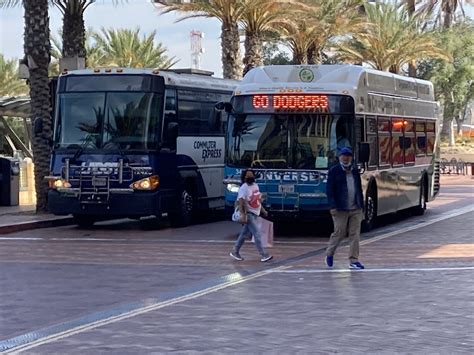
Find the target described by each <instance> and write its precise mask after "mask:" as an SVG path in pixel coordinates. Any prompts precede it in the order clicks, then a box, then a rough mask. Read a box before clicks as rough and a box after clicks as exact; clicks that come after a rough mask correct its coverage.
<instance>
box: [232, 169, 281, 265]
mask: <svg viewBox="0 0 474 355" xmlns="http://www.w3.org/2000/svg"><path fill="white" fill-rule="evenodd" d="M241 180H242V185H241V186H240V188H239V193H238V195H237V203H238V205H239V210H240V215H241V219H240V223H242V230H241V231H240V234H239V237H238V238H237V240H236V242H235V245H234V248H233V249H232V251H231V252H230V256H231V257H232V258H234V259H235V260H239V261H242V260H244V258H242V256H240V253H239V252H240V248H241V247H242V245H243V244H244V242H245V237H246V236H247V235H248V234H253V236H254V239H255V246H256V247H257V250H258V252H259V253H260V255H261V258H260V261H261V262H266V261H269V260H271V259H272V258H273V256H271V255H270V254H268V253H267V252H266V250H265V249H264V248H263V246H262V235H261V233H260V230H259V228H258V225H257V217H258V216H260V213H261V214H263V215H264V216H267V215H268V213H267V211H266V210H265V209H264V208H263V206H262V204H261V194H260V190H259V188H258V184H257V183H256V182H255V175H254V173H253V171H252V170H250V169H247V170H244V171H243V172H242V175H241Z"/></svg>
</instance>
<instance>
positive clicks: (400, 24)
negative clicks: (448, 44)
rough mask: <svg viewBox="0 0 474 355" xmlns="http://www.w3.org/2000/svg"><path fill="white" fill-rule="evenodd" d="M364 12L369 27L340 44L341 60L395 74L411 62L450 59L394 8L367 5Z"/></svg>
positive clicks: (390, 6)
mask: <svg viewBox="0 0 474 355" xmlns="http://www.w3.org/2000/svg"><path fill="white" fill-rule="evenodd" d="M365 11H366V15H367V20H368V22H369V24H368V26H366V29H365V30H364V31H362V32H357V33H354V34H353V35H352V36H351V38H349V39H347V40H345V41H343V42H341V43H340V44H339V57H340V58H341V59H343V60H346V61H352V62H365V63H368V64H369V65H371V66H372V67H374V68H375V69H379V70H385V71H391V72H394V73H398V72H400V69H401V67H402V66H403V65H405V64H407V63H409V62H410V61H412V60H416V59H422V58H440V59H445V60H447V59H449V56H448V55H447V54H445V53H444V51H443V49H442V48H441V47H440V46H439V44H438V43H437V40H436V38H435V36H434V35H433V33H431V32H421V31H420V30H419V26H418V24H417V22H416V19H415V18H413V17H409V16H408V15H407V14H406V13H405V12H403V11H398V10H397V8H396V7H395V6H394V5H392V4H384V3H377V4H376V5H368V6H366V9H365Z"/></svg>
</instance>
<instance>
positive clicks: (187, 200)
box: [169, 190, 194, 227]
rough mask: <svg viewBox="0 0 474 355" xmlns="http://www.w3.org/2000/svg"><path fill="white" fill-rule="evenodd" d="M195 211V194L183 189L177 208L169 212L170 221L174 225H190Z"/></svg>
mask: <svg viewBox="0 0 474 355" xmlns="http://www.w3.org/2000/svg"><path fill="white" fill-rule="evenodd" d="M193 213H194V199H193V196H192V195H191V194H190V193H189V192H188V191H187V190H183V191H182V192H181V196H180V198H179V201H178V207H177V210H176V211H173V212H170V213H169V219H170V223H171V225H172V226H173V227H186V226H189V225H190V224H191V221H192V217H193Z"/></svg>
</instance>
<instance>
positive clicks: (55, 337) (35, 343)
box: [5, 266, 284, 354]
mask: <svg viewBox="0 0 474 355" xmlns="http://www.w3.org/2000/svg"><path fill="white" fill-rule="evenodd" d="M283 268H284V267H282V266H280V267H276V268H273V269H268V270H264V271H260V272H257V273H255V274H252V275H249V276H243V277H242V276H240V275H236V276H235V278H236V279H235V280H231V281H228V282H224V283H222V284H220V285H216V286H212V287H208V288H206V289H203V290H200V291H196V292H193V293H190V294H187V295H185V296H180V297H177V298H173V299H171V300H167V301H163V302H159V303H156V304H153V305H150V306H146V307H142V308H138V309H136V310H133V311H130V312H127V313H124V314H120V315H118V316H112V317H109V318H105V319H102V320H98V321H96V322H93V323H89V324H87V325H83V326H79V327H75V328H71V329H69V330H66V331H64V332H60V333H57V334H53V335H50V336H48V337H45V338H42V339H38V340H36V341H32V342H30V343H28V344H25V345H23V346H19V347H16V348H14V349H11V350H8V351H6V352H5V353H6V354H17V353H19V352H23V351H25V350H29V349H32V348H36V347H38V346H41V345H45V344H47V343H51V342H53V341H57V340H60V339H63V338H67V337H70V336H72V335H76V334H79V333H82V332H85V331H88V330H92V329H95V328H98V327H101V326H104V325H108V324H111V323H115V322H118V321H121V320H124V319H128V318H131V317H135V316H138V315H140V314H144V313H149V312H151V311H155V310H157V309H161V308H165V307H169V306H172V305H175V304H177V303H181V302H185V301H189V300H192V299H195V298H198V297H202V296H205V295H208V294H210V293H214V292H217V291H220V290H223V289H226V288H228V287H231V286H234V285H237V284H240V283H243V282H246V281H249V280H253V279H256V278H259V277H262V276H265V275H268V274H270V273H271V272H272V270H278V269H283Z"/></svg>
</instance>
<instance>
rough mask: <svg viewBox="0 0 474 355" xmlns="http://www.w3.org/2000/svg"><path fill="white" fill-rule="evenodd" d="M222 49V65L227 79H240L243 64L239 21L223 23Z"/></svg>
mask: <svg viewBox="0 0 474 355" xmlns="http://www.w3.org/2000/svg"><path fill="white" fill-rule="evenodd" d="M221 30H222V34H221V38H222V40H221V49H222V67H223V74H224V78H225V79H240V78H241V77H242V64H241V60H240V36H239V27H238V25H237V23H230V24H227V23H222V27H221Z"/></svg>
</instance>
